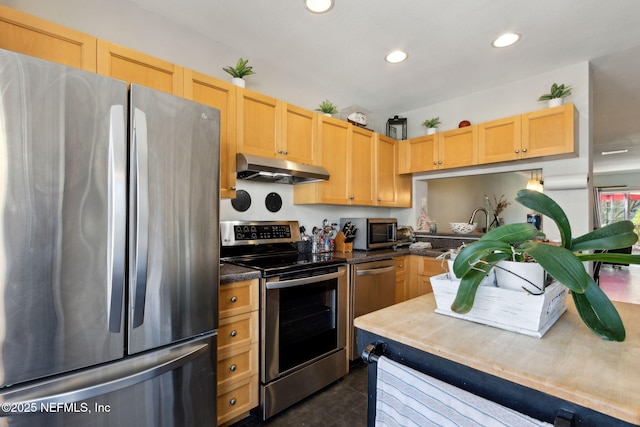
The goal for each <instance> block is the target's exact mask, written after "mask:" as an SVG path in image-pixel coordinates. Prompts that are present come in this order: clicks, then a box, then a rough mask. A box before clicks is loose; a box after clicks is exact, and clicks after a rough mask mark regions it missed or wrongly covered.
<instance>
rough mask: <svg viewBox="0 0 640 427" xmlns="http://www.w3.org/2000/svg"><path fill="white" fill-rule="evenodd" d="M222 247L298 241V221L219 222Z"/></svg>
mask: <svg viewBox="0 0 640 427" xmlns="http://www.w3.org/2000/svg"><path fill="white" fill-rule="evenodd" d="M220 238H221V242H222V246H235V245H256V244H264V243H291V242H298V241H300V227H299V226H298V221H221V222H220Z"/></svg>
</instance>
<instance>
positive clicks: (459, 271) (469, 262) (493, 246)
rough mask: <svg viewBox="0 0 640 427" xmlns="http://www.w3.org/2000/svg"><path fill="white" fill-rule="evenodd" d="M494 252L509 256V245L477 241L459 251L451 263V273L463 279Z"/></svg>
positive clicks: (492, 241)
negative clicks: (480, 261)
mask: <svg viewBox="0 0 640 427" xmlns="http://www.w3.org/2000/svg"><path fill="white" fill-rule="evenodd" d="M496 251H498V252H505V253H509V254H510V253H511V245H509V244H508V243H504V242H497V241H495V240H486V241H484V240H478V241H477V242H474V243H473V244H471V245H469V246H466V247H465V248H463V249H462V250H461V251H460V253H459V254H458V256H457V257H456V259H455V261H454V262H453V272H454V273H455V274H456V276H458V277H465V275H466V274H467V273H468V272H469V270H471V268H472V267H473V266H474V265H475V264H476V263H477V262H478V261H479V260H480V259H482V258H484V257H486V256H488V255H490V254H492V253H493V252H496Z"/></svg>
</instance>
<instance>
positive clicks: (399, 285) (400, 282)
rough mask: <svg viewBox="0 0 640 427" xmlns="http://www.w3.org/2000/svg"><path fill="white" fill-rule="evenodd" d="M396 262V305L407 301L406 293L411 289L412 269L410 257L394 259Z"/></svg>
mask: <svg viewBox="0 0 640 427" xmlns="http://www.w3.org/2000/svg"><path fill="white" fill-rule="evenodd" d="M394 260H395V261H396V304H397V303H399V302H402V301H405V300H406V299H407V298H406V297H405V292H406V291H407V290H408V288H409V276H410V275H411V268H410V266H409V255H405V256H399V257H396V258H394Z"/></svg>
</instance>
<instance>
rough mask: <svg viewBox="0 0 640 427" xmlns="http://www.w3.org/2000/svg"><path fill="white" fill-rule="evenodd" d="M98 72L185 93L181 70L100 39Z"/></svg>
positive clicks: (179, 93)
mask: <svg viewBox="0 0 640 427" xmlns="http://www.w3.org/2000/svg"><path fill="white" fill-rule="evenodd" d="M98 73H100V74H103V75H105V76H110V77H114V78H116V79H120V80H124V81H126V82H127V83H137V84H139V85H142V86H146V87H148V88H151V89H156V90H159V91H162V92H167V93H171V94H173V95H177V96H182V94H183V89H184V83H183V82H184V79H183V74H184V73H183V68H182V67H179V66H177V65H175V64H172V63H170V62H166V61H163V60H161V59H158V58H154V57H153V56H149V55H146V54H144V53H140V52H137V51H135V50H132V49H129V48H126V47H123V46H119V45H117V44H114V43H110V42H107V41H104V40H100V39H98Z"/></svg>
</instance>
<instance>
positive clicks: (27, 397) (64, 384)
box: [0, 342, 210, 416]
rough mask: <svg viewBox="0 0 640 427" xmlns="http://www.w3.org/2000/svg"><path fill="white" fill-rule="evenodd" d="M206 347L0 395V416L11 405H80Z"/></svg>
mask: <svg viewBox="0 0 640 427" xmlns="http://www.w3.org/2000/svg"><path fill="white" fill-rule="evenodd" d="M209 346H210V344H209V343H204V344H203V343H202V342H196V343H191V344H189V345H184V346H180V347H178V348H173V349H170V350H165V351H162V352H161V353H160V354H154V353H151V354H149V355H144V356H138V357H135V358H132V359H129V360H124V361H122V362H119V363H115V364H112V365H107V366H101V367H98V368H93V369H90V370H88V371H83V372H80V373H77V374H71V375H67V376H62V377H59V378H56V379H53V380H49V381H46V382H44V383H39V384H35V385H29V386H25V387H21V388H18V389H15V390H11V391H8V392H5V393H0V400H1V401H2V408H1V409H0V416H4V415H7V414H8V412H7V411H6V410H5V408H11V407H12V405H10V403H11V402H15V403H16V404H17V405H16V406H17V407H18V408H22V407H27V408H37V409H39V408H42V407H46V406H47V404H59V403H72V402H81V401H83V400H88V399H92V398H94V397H97V396H102V395H105V394H108V393H112V392H114V391H118V390H121V389H123V388H125V387H130V386H132V385H135V384H139V383H142V382H144V381H148V380H150V379H152V378H155V377H157V376H159V375H162V374H164V373H166V372H169V371H172V370H175V369H177V368H179V367H181V366H184V365H186V364H187V363H189V362H191V361H192V360H195V359H197V358H198V357H200V356H201V355H203V354H205V353H206V352H207V350H208V347H209ZM18 403H19V405H18ZM9 413H10V411H9ZM15 414H16V415H19V414H20V413H15Z"/></svg>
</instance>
